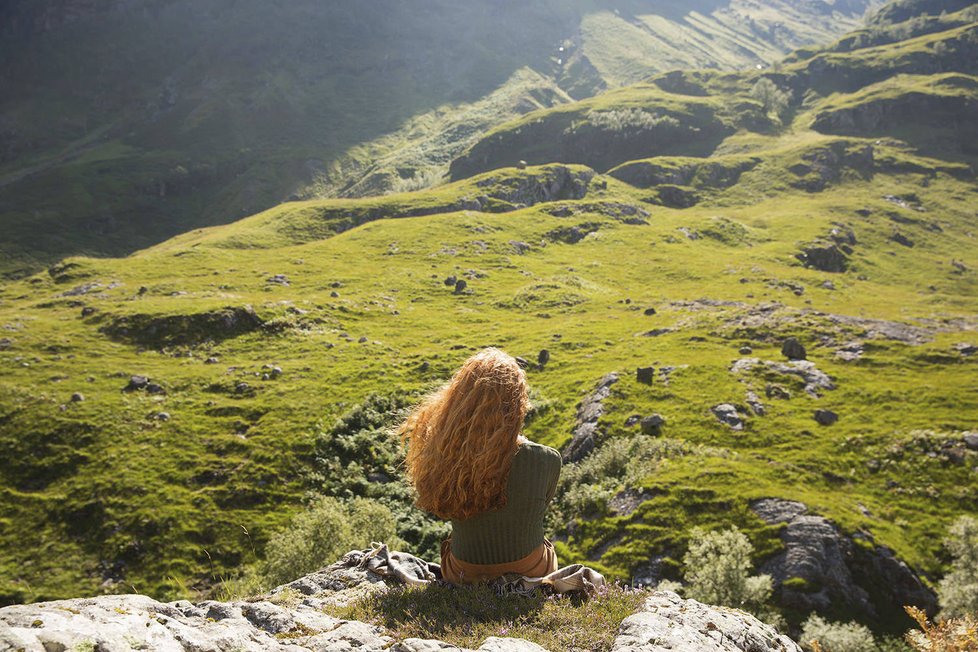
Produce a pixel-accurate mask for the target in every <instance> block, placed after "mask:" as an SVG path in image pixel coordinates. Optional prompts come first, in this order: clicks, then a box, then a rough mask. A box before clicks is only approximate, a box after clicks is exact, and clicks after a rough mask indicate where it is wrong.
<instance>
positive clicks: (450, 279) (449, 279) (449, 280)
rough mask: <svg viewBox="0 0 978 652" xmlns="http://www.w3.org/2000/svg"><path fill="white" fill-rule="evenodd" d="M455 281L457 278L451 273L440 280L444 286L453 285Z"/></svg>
mask: <svg viewBox="0 0 978 652" xmlns="http://www.w3.org/2000/svg"><path fill="white" fill-rule="evenodd" d="M456 281H458V278H457V277H456V276H454V275H452V276H449V277H447V278H446V279H445V280H444V281H442V283H444V284H445V286H446V287H450V286H453V285H455V283H456Z"/></svg>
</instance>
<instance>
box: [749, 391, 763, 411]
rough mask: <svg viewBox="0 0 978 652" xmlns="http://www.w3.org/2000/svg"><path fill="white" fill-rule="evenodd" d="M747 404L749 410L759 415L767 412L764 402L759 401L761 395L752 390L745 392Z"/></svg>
mask: <svg viewBox="0 0 978 652" xmlns="http://www.w3.org/2000/svg"><path fill="white" fill-rule="evenodd" d="M747 406H748V407H750V409H751V412H753V413H754V414H756V415H757V416H759V417H760V416H764V414H766V413H767V409H766V408H765V407H764V404H763V403H761V397H760V396H758V395H757V394H755V393H754V392H751V391H748V392H747Z"/></svg>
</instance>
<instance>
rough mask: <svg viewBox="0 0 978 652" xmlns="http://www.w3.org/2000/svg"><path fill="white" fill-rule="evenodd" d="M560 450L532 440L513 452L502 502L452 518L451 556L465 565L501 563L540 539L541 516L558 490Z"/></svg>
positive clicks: (521, 554) (524, 553)
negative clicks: (505, 497)
mask: <svg viewBox="0 0 978 652" xmlns="http://www.w3.org/2000/svg"><path fill="white" fill-rule="evenodd" d="M559 476H560V453H558V452H557V451H555V450H554V449H552V448H550V447H549V446H542V445H540V444H535V443H533V442H531V441H526V442H524V443H523V444H521V445H520V447H519V448H518V449H517V450H516V456H515V457H514V458H513V466H512V468H511V469H510V471H509V480H508V481H507V483H506V496H507V499H506V505H505V507H502V508H500V509H496V510H492V511H488V512H483V513H482V514H476V515H475V516H473V517H471V518H467V519H465V520H464V521H452V554H453V555H455V557H457V558H458V559H461V560H462V561H465V562H469V563H470V564H505V563H507V562H511V561H516V560H518V559H522V558H523V557H526V556H527V555H528V554H530V553H531V552H533V551H534V550H535V549H536V548H537V547H539V545H540V544H541V543H543V517H544V514H545V513H546V511H547V505H548V504H549V503H550V501H551V500H552V499H553V497H554V492H556V490H557V478H558V477H559Z"/></svg>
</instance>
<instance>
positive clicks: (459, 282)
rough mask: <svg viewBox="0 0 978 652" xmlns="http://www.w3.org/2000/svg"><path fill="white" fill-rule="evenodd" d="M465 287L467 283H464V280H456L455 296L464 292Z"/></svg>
mask: <svg viewBox="0 0 978 652" xmlns="http://www.w3.org/2000/svg"><path fill="white" fill-rule="evenodd" d="M467 286H468V283H467V282H466V281H465V279H461V278H460V279H458V280H457V281H455V294H462V293H463V292H465V288H466V287H467Z"/></svg>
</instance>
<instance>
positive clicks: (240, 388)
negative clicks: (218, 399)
mask: <svg viewBox="0 0 978 652" xmlns="http://www.w3.org/2000/svg"><path fill="white" fill-rule="evenodd" d="M250 391H251V385H249V384H248V383H246V382H244V381H241V382H239V383H238V384H236V385H235V386H234V393H235V394H247V393H248V392H250Z"/></svg>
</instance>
